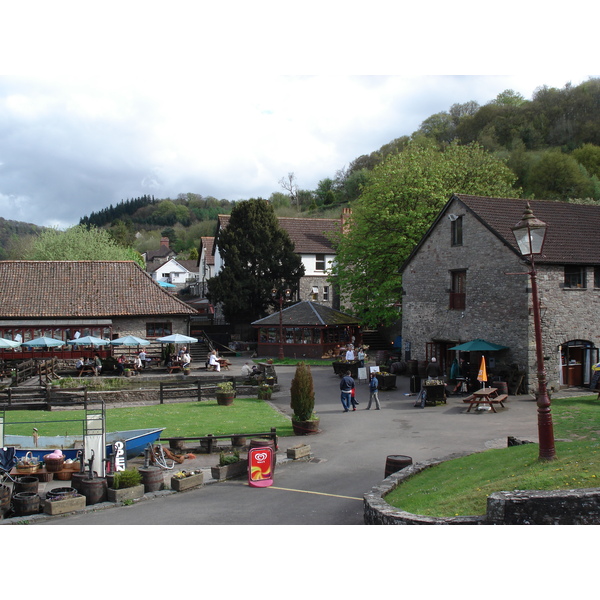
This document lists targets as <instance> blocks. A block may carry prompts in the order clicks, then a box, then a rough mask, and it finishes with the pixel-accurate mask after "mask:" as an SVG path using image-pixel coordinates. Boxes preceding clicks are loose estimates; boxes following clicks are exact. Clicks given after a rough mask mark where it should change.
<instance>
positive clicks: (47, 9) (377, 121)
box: [0, 0, 600, 228]
mask: <svg viewBox="0 0 600 600" xmlns="http://www.w3.org/2000/svg"><path fill="white" fill-rule="evenodd" d="M7 4H8V3H7ZM36 4H37V8H35V9H34V8H33V7H32V5H36ZM211 4H215V3H211ZM217 4H218V3H217ZM402 4H403V3H399V2H397V3H390V2H383V1H378V0H374V2H372V3H369V4H368V7H369V9H368V10H367V8H366V6H367V5H365V4H363V3H354V2H352V1H348V2H345V3H343V4H341V3H337V2H331V3H328V2H326V1H322V2H312V1H310V0H309V1H308V2H305V3H302V4H301V5H300V6H301V7H302V9H301V10H298V9H296V10H295V11H293V12H292V11H291V9H285V8H281V6H282V5H281V3H277V2H270V1H268V2H257V3H247V2H244V3H239V4H238V3H237V2H228V3H220V4H219V6H217V7H209V8H207V7H205V3H204V2H201V1H197V2H192V3H190V2H173V3H166V2H163V3H156V2H155V3H153V2H151V1H148V2H144V3H141V4H140V3H138V2H122V3H112V2H104V3H95V2H85V3H82V2H55V3H48V2H40V3H39V4H38V3H36V2H32V3H29V2H28V3H23V6H21V5H19V6H17V7H16V8H12V7H11V8H8V9H5V10H3V11H2V13H1V14H3V15H4V17H3V19H2V23H0V56H2V62H1V63H0V216H1V217H4V218H5V219H13V220H17V221H26V222H30V223H35V224H38V225H47V226H58V227H61V228H63V227H67V226H69V225H73V224H76V223H77V222H78V221H79V219H80V218H81V217H82V216H84V215H89V214H90V213H91V212H93V211H98V210H101V209H102V208H104V207H107V206H109V205H110V204H113V205H114V204H116V203H118V202H120V201H121V200H126V199H128V198H135V197H138V196H141V195H143V194H151V195H154V196H155V197H156V198H166V197H171V198H175V197H176V196H177V194H179V193H186V192H194V193H197V194H202V195H203V196H208V195H210V196H215V197H216V198H219V199H220V198H225V199H228V200H236V199H244V198H252V197H258V196H261V197H264V198H268V197H269V196H270V194H271V193H272V192H275V191H283V190H282V189H281V186H280V185H279V183H278V182H279V180H280V179H281V178H282V177H285V176H286V175H287V174H288V173H290V172H293V173H294V174H295V176H296V179H297V183H298V185H299V187H300V188H302V189H314V188H315V187H316V186H317V184H318V182H319V181H320V180H321V179H323V178H326V177H332V178H333V177H334V176H335V173H336V171H338V170H339V169H342V168H344V167H346V166H348V164H349V163H350V162H351V161H352V160H354V159H355V158H357V157H358V156H360V155H363V154H369V153H370V152H373V151H374V150H377V149H378V148H380V147H381V146H382V145H383V144H386V143H387V142H389V141H391V140H393V139H395V138H397V137H400V136H403V135H410V134H411V133H412V132H413V131H415V130H416V129H417V128H418V127H419V125H420V124H421V122H422V121H423V120H424V119H426V118H427V117H429V116H430V115H432V114H434V113H436V112H440V111H443V110H448V109H449V108H450V106H451V105H452V104H454V103H462V102H467V101H470V100H475V101H477V102H478V103H480V104H485V103H487V102H489V101H490V100H493V99H494V98H495V97H496V96H497V94H499V93H500V92H502V91H504V90H506V89H513V90H515V91H517V92H519V93H521V94H522V95H523V96H524V97H525V98H528V99H529V98H531V96H532V94H533V92H534V90H535V89H536V88H537V87H539V86H542V85H549V86H554V87H559V88H562V87H564V85H565V84H566V83H567V82H571V83H572V84H573V85H577V84H579V83H581V82H582V81H585V80H587V79H588V78H589V77H590V76H598V75H600V73H599V72H598V71H596V72H594V71H593V70H591V69H592V68H597V67H595V65H588V64H586V63H585V62H584V61H582V60H578V61H577V62H572V61H570V60H569V59H568V58H569V51H567V50H565V45H564V44H561V45H560V46H561V47H560V48H558V47H557V44H556V43H555V42H556V35H555V34H554V35H552V34H553V33H554V32H556V31H557V30H561V27H562V29H563V30H564V29H565V27H566V28H567V29H568V28H569V23H570V21H571V19H573V21H574V22H575V21H576V22H577V24H578V33H577V39H578V40H579V42H578V43H580V44H587V43H589V42H587V41H586V40H587V36H586V35H585V32H586V28H587V27H588V22H587V20H586V19H581V14H579V16H577V15H575V14H573V15H571V13H570V12H568V14H567V15H563V16H561V20H556V19H555V18H554V17H553V18H552V19H550V18H547V19H548V20H546V21H544V20H540V19H539V18H537V17H536V18H535V21H536V26H535V27H534V28H531V27H525V26H524V25H525V19H526V18H527V15H526V14H525V15H524V10H523V8H522V6H523V4H525V5H526V3H515V4H514V6H520V7H521V8H520V12H519V15H520V16H519V20H518V21H515V20H514V16H513V14H514V13H513V14H510V11H507V14H506V15H505V16H504V17H501V16H500V17H499V16H496V17H495V18H494V19H492V20H485V25H484V27H483V28H482V27H479V28H477V27H469V28H467V29H463V28H461V27H457V26H456V25H455V26H452V22H453V21H452V19H455V18H456V14H454V11H455V10H456V8H457V6H459V5H460V3H458V4H457V3H454V4H452V6H453V7H454V8H453V9H451V8H450V7H449V6H448V4H447V3H445V4H442V5H440V6H443V7H444V8H438V9H437V11H438V14H439V16H440V19H439V22H437V21H436V22H433V21H432V17H431V11H432V10H433V9H432V4H433V5H435V3H427V6H426V7H423V8H421V9H410V10H407V9H402V10H399V8H398V7H400V6H401V5H402ZM464 4H465V10H470V9H473V10H476V9H477V7H479V6H480V3H471V2H465V3H464ZM536 4H537V3H536ZM284 5H285V3H284ZM512 5H513V3H512V2H508V3H507V4H506V5H505V7H508V8H510V6H512ZM578 5H579V3H578V1H577V0H576V1H575V2H573V3H571V4H570V5H569V6H570V7H571V8H572V9H574V8H576V7H577V6H578ZM173 6H175V7H176V8H173ZM340 6H343V7H344V8H343V10H342V9H340ZM581 6H585V5H584V4H582V5H581ZM117 9H118V10H117ZM353 9H355V10H353ZM378 9H379V10H378ZM443 11H444V12H443ZM525 12H526V11H525ZM7 13H8V14H7ZM532 14H534V13H532ZM555 20H556V22H555ZM458 21H460V22H461V23H463V24H465V23H466V22H465V20H464V17H463V16H461V17H460V19H458ZM559 21H560V23H559ZM561 39H562V41H563V42H564V41H565V38H564V35H563V37H562V38H561ZM591 39H592V38H591V35H590V40H591ZM515 46H517V47H518V50H515ZM490 48H493V50H490ZM581 56H585V53H584V52H582V53H581ZM596 57H597V52H596V51H595V52H593V59H594V60H595V59H596ZM484 73H485V75H483V74H484ZM500 73H502V74H500ZM506 73H508V74H506ZM510 73H512V74H510Z"/></svg>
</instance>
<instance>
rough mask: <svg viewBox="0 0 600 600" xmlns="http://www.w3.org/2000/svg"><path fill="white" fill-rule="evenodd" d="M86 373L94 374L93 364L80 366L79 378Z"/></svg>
mask: <svg viewBox="0 0 600 600" xmlns="http://www.w3.org/2000/svg"><path fill="white" fill-rule="evenodd" d="M86 373H91V374H92V375H95V374H96V370H95V367H94V365H93V364H89V365H82V366H81V367H79V377H81V376H82V375H85V374H86Z"/></svg>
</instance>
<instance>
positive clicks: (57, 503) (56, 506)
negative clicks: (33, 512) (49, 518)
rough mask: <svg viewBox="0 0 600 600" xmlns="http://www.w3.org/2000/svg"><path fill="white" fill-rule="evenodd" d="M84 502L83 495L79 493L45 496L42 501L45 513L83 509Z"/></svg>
mask: <svg viewBox="0 0 600 600" xmlns="http://www.w3.org/2000/svg"><path fill="white" fill-rule="evenodd" d="M85 504H86V498H85V496H82V495H81V494H77V493H74V494H67V495H65V496H64V497H63V496H50V497H48V496H46V500H45V501H44V512H45V513H46V514H47V515H63V514H65V513H69V512H75V511H77V510H84V509H85Z"/></svg>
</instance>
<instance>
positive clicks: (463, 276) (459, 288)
mask: <svg viewBox="0 0 600 600" xmlns="http://www.w3.org/2000/svg"><path fill="white" fill-rule="evenodd" d="M450 277H451V284H450V304H449V308H450V310H464V309H465V305H466V286H467V272H466V271H451V273H450Z"/></svg>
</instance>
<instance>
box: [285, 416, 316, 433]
mask: <svg viewBox="0 0 600 600" xmlns="http://www.w3.org/2000/svg"><path fill="white" fill-rule="evenodd" d="M319 423H320V419H314V420H312V421H294V419H292V429H293V430H294V435H314V434H315V433H319Z"/></svg>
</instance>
